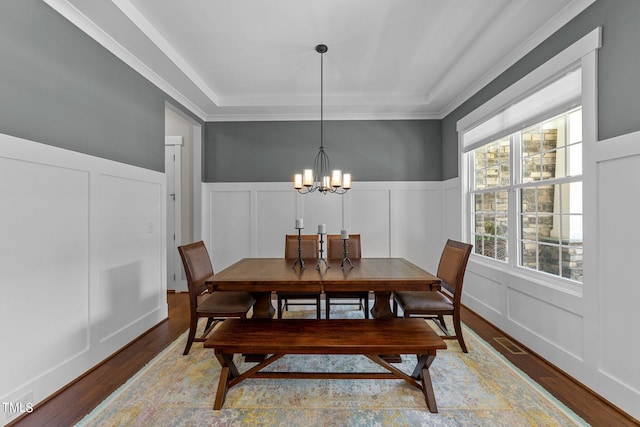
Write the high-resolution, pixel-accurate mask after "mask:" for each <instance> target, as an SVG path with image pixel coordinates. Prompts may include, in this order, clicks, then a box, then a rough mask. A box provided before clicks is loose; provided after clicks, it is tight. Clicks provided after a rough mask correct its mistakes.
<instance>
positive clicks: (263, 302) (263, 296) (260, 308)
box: [244, 292, 276, 363]
mask: <svg viewBox="0 0 640 427" xmlns="http://www.w3.org/2000/svg"><path fill="white" fill-rule="evenodd" d="M251 295H253V298H254V299H255V300H256V301H255V302H254V303H253V315H252V316H251V318H252V319H273V315H274V314H275V312H276V309H275V308H273V304H272V303H271V292H252V293H251ZM265 357H266V354H245V355H244V360H245V361H246V362H258V363H259V362H262V361H263V360H264V359H265Z"/></svg>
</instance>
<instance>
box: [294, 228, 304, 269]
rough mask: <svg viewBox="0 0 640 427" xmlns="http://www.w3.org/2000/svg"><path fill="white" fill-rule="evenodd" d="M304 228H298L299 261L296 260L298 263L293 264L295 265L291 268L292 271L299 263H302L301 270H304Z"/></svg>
mask: <svg viewBox="0 0 640 427" xmlns="http://www.w3.org/2000/svg"><path fill="white" fill-rule="evenodd" d="M301 233H302V228H298V259H297V260H296V262H294V263H293V265H292V266H291V268H292V269H295V268H296V265H298V263H300V269H301V270H304V260H303V259H302V245H301V242H302V236H301Z"/></svg>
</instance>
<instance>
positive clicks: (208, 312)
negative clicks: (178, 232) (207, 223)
mask: <svg viewBox="0 0 640 427" xmlns="http://www.w3.org/2000/svg"><path fill="white" fill-rule="evenodd" d="M178 252H179V253H180V257H181V258H182V265H183V266H184V271H185V273H186V276H187V286H188V287H189V307H190V309H191V321H190V323H189V337H188V338H187V345H186V346H185V348H184V353H182V354H183V355H187V354H189V350H190V349H191V345H192V344H193V342H194V341H196V342H202V341H205V340H206V338H207V335H208V334H209V332H211V330H212V329H213V327H214V326H215V325H216V324H217V323H218V322H219V321H220V320H224V318H227V317H240V318H246V317H247V312H248V311H249V310H250V309H251V307H252V306H253V303H254V301H255V300H254V299H253V297H252V296H251V294H250V293H248V292H226V291H225V292H212V293H211V292H209V291H208V289H207V287H206V285H205V284H204V281H205V280H206V279H208V278H209V277H211V276H212V275H213V267H212V265H211V258H209V253H208V251H207V248H206V247H205V245H204V242H202V241H199V242H194V243H190V244H188V245H183V246H179V247H178ZM203 317H206V318H207V324H206V326H205V328H204V329H205V330H204V332H203V334H202V335H201V336H200V337H199V338H196V330H197V328H198V320H199V319H201V318H203Z"/></svg>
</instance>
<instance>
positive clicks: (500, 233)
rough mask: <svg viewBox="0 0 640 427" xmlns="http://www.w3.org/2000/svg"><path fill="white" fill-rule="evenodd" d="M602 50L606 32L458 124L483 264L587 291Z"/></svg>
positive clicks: (469, 222)
mask: <svg viewBox="0 0 640 427" xmlns="http://www.w3.org/2000/svg"><path fill="white" fill-rule="evenodd" d="M601 46H602V39H601V28H596V29H594V30H593V31H591V32H590V33H588V34H587V35H585V36H584V37H582V38H581V39H579V40H577V41H576V42H575V43H573V44H572V45H571V46H568V47H567V48H566V49H565V50H563V51H562V52H560V53H558V54H557V55H556V56H554V57H553V58H550V59H549V60H548V61H547V62H545V63H544V64H542V65H540V66H539V67H538V68H536V69H534V70H532V71H531V72H530V73H528V74H527V75H525V76H524V77H522V78H521V79H520V80H518V81H517V82H515V83H513V84H512V85H511V86H509V87H507V88H506V89H505V90H503V91H502V92H500V93H498V94H497V95H496V96H494V97H493V98H491V99H490V100H488V101H487V102H485V103H484V104H483V105H481V106H479V107H478V108H476V109H475V110H473V111H472V112H470V113H469V114H467V115H466V116H465V117H463V118H462V119H460V120H459V121H458V122H457V130H458V135H459V143H460V150H461V153H462V155H461V157H460V159H461V163H460V168H461V175H462V181H461V184H462V195H463V202H462V204H463V218H462V219H463V236H465V239H466V240H467V241H469V242H471V243H473V244H474V252H475V253H474V254H473V259H475V260H481V259H485V260H487V262H488V264H487V265H488V266H490V268H492V269H497V270H502V271H504V272H509V271H514V270H518V271H520V272H522V273H524V274H528V275H535V276H537V277H538V278H539V279H542V280H537V281H536V283H545V282H549V283H550V282H552V281H554V284H556V285H557V284H561V282H562V284H563V285H570V286H571V285H573V286H576V285H577V286H579V285H581V284H582V283H583V271H584V270H583V256H584V255H583V167H582V165H583V162H582V157H583V149H585V150H591V149H592V147H593V146H594V143H595V140H596V126H595V124H596V123H597V116H596V111H597V108H596V93H597V78H596V77H597V74H596V69H597V55H596V52H597V50H598V49H599V48H600V47H601ZM583 114H584V115H585V118H584V120H583ZM587 152H588V151H587ZM585 196H586V200H587V201H588V205H587V206H591V205H592V204H593V200H592V198H591V197H590V194H585ZM587 270H588V269H587ZM554 278H555V279H558V280H554ZM574 289H575V288H574Z"/></svg>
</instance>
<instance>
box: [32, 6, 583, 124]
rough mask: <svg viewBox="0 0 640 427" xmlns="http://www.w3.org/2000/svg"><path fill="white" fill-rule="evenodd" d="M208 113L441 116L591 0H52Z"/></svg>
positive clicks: (213, 116) (215, 116)
mask: <svg viewBox="0 0 640 427" xmlns="http://www.w3.org/2000/svg"><path fill="white" fill-rule="evenodd" d="M44 1H45V2H46V3H48V4H49V5H50V6H52V7H53V8H54V9H56V10H57V11H58V12H60V13H61V14H62V15H64V16H66V17H67V18H68V19H69V20H71V22H73V23H74V24H76V25H77V26H78V27H80V28H81V29H82V30H83V31H85V32H86V33H87V34H89V35H90V36H92V37H93V38H94V39H96V40H97V41H98V42H99V43H101V44H102V45H104V46H105V47H106V48H107V49H109V50H110V51H112V52H113V53H114V54H116V55H117V56H118V57H120V58H121V59H122V60H123V61H125V62H126V63H127V64H129V65H131V66H132V67H133V68H134V69H136V70H138V71H139V72H140V73H141V74H143V75H144V76H145V77H147V78H148V79H149V80H151V81H152V82H153V83H154V84H156V85H157V86H158V87H160V88H161V89H163V90H164V91H166V92H167V93H168V94H169V95H171V96H172V97H174V98H175V99H176V100H177V101H179V102H181V103H182V104H184V105H185V106H186V107H187V108H189V109H190V110H192V111H193V112H194V113H195V114H196V115H198V116H199V117H200V118H201V119H203V120H207V121H215V120H300V119H318V117H319V111H320V107H319V104H320V54H318V53H317V52H316V51H315V46H316V45H317V44H319V43H324V44H326V45H327V46H328V48H329V50H328V52H327V53H326V54H325V55H324V106H325V108H324V116H325V118H326V119H400V118H413V119H416V118H442V117H444V116H445V115H446V114H448V113H449V112H451V111H452V110H453V109H454V108H455V107H457V106H458V105H460V104H461V103H462V102H463V101H464V100H466V99H467V98H468V97H469V96H471V95H472V94H473V93H475V92H476V91H477V90H479V89H480V88H482V87H483V86H484V85H486V84H487V83H488V82H490V81H491V79H493V78H495V77H496V76H497V75H499V74H500V73H501V72H503V71H504V70H505V69H506V68H507V67H509V66H510V65H512V64H513V63H514V62H515V61H517V60H518V59H520V58H521V57H522V56H523V55H524V54H526V53H527V52H528V51H530V50H531V49H532V48H533V47H535V46H536V45H537V44H538V43H540V42H541V41H543V40H544V39H545V38H547V37H548V36H549V35H551V34H552V33H553V32H554V31H556V30H557V29H558V28H560V27H561V26H562V25H564V24H565V23H566V22H568V21H569V20H570V19H571V18H573V17H574V16H575V15H577V14H578V13H579V12H581V11H582V10H584V8H586V7H587V6H588V5H589V4H591V3H592V2H593V1H594V0H182V1H176V0H44Z"/></svg>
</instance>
